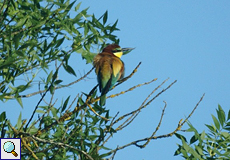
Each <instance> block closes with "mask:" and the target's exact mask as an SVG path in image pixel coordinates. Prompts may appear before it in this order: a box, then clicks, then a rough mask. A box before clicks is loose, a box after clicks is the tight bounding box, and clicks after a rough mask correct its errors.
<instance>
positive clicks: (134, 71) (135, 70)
mask: <svg viewBox="0 0 230 160" xmlns="http://www.w3.org/2000/svg"><path fill="white" fill-rule="evenodd" d="M140 65H141V62H139V63H138V65H137V66H136V67H135V69H134V70H133V71H132V73H131V74H130V75H128V76H127V77H125V78H123V79H121V80H120V81H119V82H118V83H117V84H116V85H115V86H114V87H116V86H118V85H120V84H121V83H123V82H125V81H127V80H128V79H129V78H131V77H132V76H133V75H134V73H136V72H137V69H138V68H139V67H140ZM114 87H113V88H114Z"/></svg>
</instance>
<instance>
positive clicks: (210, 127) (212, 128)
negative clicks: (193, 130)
mask: <svg viewBox="0 0 230 160" xmlns="http://www.w3.org/2000/svg"><path fill="white" fill-rule="evenodd" d="M205 126H207V127H208V128H209V129H210V131H212V132H216V129H215V127H213V126H211V125H208V124H205Z"/></svg>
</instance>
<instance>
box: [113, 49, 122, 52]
mask: <svg viewBox="0 0 230 160" xmlns="http://www.w3.org/2000/svg"><path fill="white" fill-rule="evenodd" d="M112 52H113V53H116V52H121V49H120V48H116V49H113V50H112Z"/></svg>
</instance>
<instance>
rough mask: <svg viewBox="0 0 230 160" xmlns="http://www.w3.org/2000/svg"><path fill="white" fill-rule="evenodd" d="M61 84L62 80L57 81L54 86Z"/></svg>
mask: <svg viewBox="0 0 230 160" xmlns="http://www.w3.org/2000/svg"><path fill="white" fill-rule="evenodd" d="M61 82H63V80H60V79H59V80H56V81H55V82H54V84H55V85H58V84H60V83H61Z"/></svg>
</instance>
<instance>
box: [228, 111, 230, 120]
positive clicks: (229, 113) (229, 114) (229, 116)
mask: <svg viewBox="0 0 230 160" xmlns="http://www.w3.org/2000/svg"><path fill="white" fill-rule="evenodd" d="M228 120H230V110H229V111H228Z"/></svg>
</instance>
